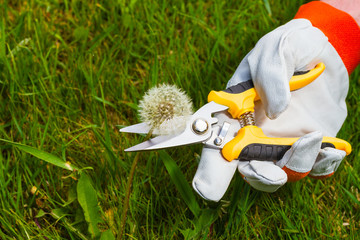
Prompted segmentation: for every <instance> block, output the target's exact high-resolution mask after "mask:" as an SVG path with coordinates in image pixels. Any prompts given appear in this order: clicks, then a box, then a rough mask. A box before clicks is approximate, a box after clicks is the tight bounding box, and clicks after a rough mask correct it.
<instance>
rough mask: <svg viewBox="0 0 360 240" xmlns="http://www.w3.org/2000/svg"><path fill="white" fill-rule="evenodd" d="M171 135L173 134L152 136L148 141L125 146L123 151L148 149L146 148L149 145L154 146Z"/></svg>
mask: <svg viewBox="0 0 360 240" xmlns="http://www.w3.org/2000/svg"><path fill="white" fill-rule="evenodd" d="M172 137H173V136H158V137H155V138H152V139H150V140H148V141H145V142H142V143H139V144H137V145H135V146H132V147H130V148H127V149H125V150H124V151H125V152H135V151H145V150H149V149H148V148H149V147H152V146H156V145H157V144H159V143H162V142H164V141H167V140H169V139H171V138H172Z"/></svg>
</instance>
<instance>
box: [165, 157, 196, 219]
mask: <svg viewBox="0 0 360 240" xmlns="http://www.w3.org/2000/svg"><path fill="white" fill-rule="evenodd" d="M159 155H160V159H161V160H162V161H163V163H164V165H165V168H166V170H167V171H168V173H169V175H170V177H171V180H172V182H173V183H174V184H175V186H176V188H177V190H178V191H179V192H180V194H181V196H182V198H183V199H184V201H185V203H186V204H187V206H188V207H189V209H190V210H191V212H192V213H193V214H194V215H195V217H198V216H199V214H200V207H199V204H198V203H197V202H196V198H195V195H194V192H193V191H192V188H191V187H190V186H189V183H188V182H187V181H186V178H185V176H184V175H183V174H182V172H181V171H180V168H179V166H178V165H177V164H176V162H175V161H174V160H173V159H172V158H171V157H170V155H169V154H167V153H166V152H165V151H159Z"/></svg>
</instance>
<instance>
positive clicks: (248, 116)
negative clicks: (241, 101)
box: [240, 112, 255, 127]
mask: <svg viewBox="0 0 360 240" xmlns="http://www.w3.org/2000/svg"><path fill="white" fill-rule="evenodd" d="M252 125H255V116H254V112H246V113H244V114H242V115H241V117H240V126H241V127H245V126H252Z"/></svg>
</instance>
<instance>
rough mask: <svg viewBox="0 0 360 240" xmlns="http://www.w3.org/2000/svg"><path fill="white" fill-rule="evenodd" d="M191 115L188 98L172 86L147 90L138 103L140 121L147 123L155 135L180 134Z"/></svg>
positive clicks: (164, 85) (190, 104)
mask: <svg viewBox="0 0 360 240" xmlns="http://www.w3.org/2000/svg"><path fill="white" fill-rule="evenodd" d="M192 113H193V111H192V102H191V100H190V98H189V97H188V96H187V95H186V94H185V93H184V92H183V91H182V90H181V89H179V88H178V87H176V86H174V85H168V84H162V85H159V86H157V87H153V88H151V89H149V90H148V91H147V92H146V93H145V95H144V97H143V99H142V100H141V101H140V103H139V116H140V120H141V121H142V122H146V123H148V124H149V125H150V127H152V128H153V129H154V130H153V133H154V134H155V135H169V134H176V133H179V132H182V131H183V130H184V129H185V127H186V121H187V119H188V118H189V117H190V116H191V114H192Z"/></svg>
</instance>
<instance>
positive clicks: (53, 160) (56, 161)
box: [0, 138, 78, 171]
mask: <svg viewBox="0 0 360 240" xmlns="http://www.w3.org/2000/svg"><path fill="white" fill-rule="evenodd" d="M0 141H3V142H6V143H10V144H11V145H12V146H14V147H17V148H18V149H20V150H22V151H24V152H26V153H29V154H31V155H33V156H34V157H37V158H39V159H41V160H43V161H45V162H47V163H50V164H53V165H55V166H57V167H61V168H64V169H66V170H70V171H74V170H78V168H77V167H75V166H72V165H70V164H69V163H67V162H65V161H63V160H62V159H61V158H59V157H57V156H55V155H53V154H51V153H47V152H44V151H42V150H39V149H36V148H33V147H30V146H27V145H24V144H20V143H16V142H12V141H8V140H5V139H1V138H0Z"/></svg>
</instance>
